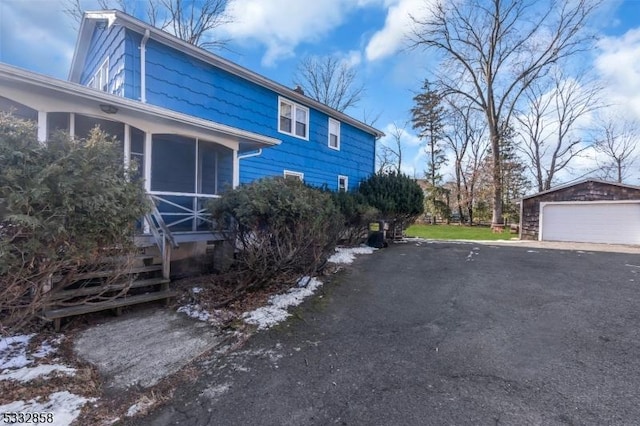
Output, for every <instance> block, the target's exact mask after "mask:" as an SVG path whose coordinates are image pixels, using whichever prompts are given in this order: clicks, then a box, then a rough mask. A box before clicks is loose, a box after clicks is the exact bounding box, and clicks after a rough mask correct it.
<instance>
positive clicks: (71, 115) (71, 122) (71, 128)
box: [69, 112, 76, 139]
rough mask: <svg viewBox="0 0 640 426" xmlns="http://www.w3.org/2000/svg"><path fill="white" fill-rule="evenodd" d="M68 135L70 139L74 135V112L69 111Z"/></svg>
mask: <svg viewBox="0 0 640 426" xmlns="http://www.w3.org/2000/svg"><path fill="white" fill-rule="evenodd" d="M69 136H70V137H71V139H73V138H75V137H76V114H75V113H74V112H70V113H69Z"/></svg>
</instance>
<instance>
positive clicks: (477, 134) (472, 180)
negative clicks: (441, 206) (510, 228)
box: [445, 98, 487, 224]
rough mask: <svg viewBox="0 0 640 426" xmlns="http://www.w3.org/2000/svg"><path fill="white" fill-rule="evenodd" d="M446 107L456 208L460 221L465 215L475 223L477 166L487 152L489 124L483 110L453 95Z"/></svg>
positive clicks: (448, 144)
mask: <svg viewBox="0 0 640 426" xmlns="http://www.w3.org/2000/svg"><path fill="white" fill-rule="evenodd" d="M447 106H448V114H447V122H448V126H447V127H446V129H445V141H446V143H447V146H448V147H449V149H450V150H451V152H453V155H454V159H455V169H454V173H455V191H454V193H455V195H456V207H457V209H458V214H459V215H460V220H461V221H464V218H465V216H466V217H468V218H469V222H470V223H471V224H473V199H474V192H475V186H476V181H477V179H478V168H479V167H480V164H481V161H482V158H484V156H485V155H486V153H487V144H486V138H485V137H484V136H485V133H486V124H485V123H484V122H482V117H481V116H479V115H480V114H481V111H479V110H477V109H474V108H473V105H472V104H471V103H469V102H466V103H461V102H459V103H456V102H455V100H454V99H453V98H450V99H448V100H447ZM463 207H464V210H465V212H463ZM465 213H466V214H465Z"/></svg>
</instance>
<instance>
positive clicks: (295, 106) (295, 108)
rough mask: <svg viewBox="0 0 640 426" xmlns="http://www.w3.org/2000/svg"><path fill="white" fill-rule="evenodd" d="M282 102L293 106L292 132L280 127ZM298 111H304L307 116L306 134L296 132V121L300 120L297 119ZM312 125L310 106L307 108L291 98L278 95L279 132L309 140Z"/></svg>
mask: <svg viewBox="0 0 640 426" xmlns="http://www.w3.org/2000/svg"><path fill="white" fill-rule="evenodd" d="M282 104H286V105H289V107H290V108H291V131H290V132H287V131H286V130H282V129H281V128H280V117H282ZM298 111H303V112H304V114H305V115H306V117H307V120H306V121H307V122H306V123H304V124H305V129H304V130H305V134H304V136H300V135H299V134H297V133H296V123H297V122H298V121H297V116H298ZM310 125H311V114H310V111H309V108H307V107H306V106H303V105H300V104H297V103H295V102H293V101H291V100H289V99H286V98H283V97H282V96H278V124H277V126H278V132H280V133H284V134H285V135H289V136H293V137H294V138H298V139H304V140H306V141H308V140H309V127H310Z"/></svg>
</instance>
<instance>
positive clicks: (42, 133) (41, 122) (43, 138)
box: [38, 111, 49, 143]
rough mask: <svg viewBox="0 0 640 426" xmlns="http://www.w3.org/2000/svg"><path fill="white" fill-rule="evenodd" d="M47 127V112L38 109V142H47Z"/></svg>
mask: <svg viewBox="0 0 640 426" xmlns="http://www.w3.org/2000/svg"><path fill="white" fill-rule="evenodd" d="M47 127H49V126H48V123H47V112H46V111H38V142H40V143H45V142H47V139H48V135H47Z"/></svg>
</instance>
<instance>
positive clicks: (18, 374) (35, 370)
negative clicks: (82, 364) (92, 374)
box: [0, 364, 76, 383]
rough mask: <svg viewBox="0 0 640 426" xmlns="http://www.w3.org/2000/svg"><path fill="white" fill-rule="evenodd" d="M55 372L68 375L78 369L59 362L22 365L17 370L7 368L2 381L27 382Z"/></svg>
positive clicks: (71, 374) (1, 378)
mask: <svg viewBox="0 0 640 426" xmlns="http://www.w3.org/2000/svg"><path fill="white" fill-rule="evenodd" d="M7 371H9V372H7ZM53 373H62V374H66V375H68V376H73V375H74V374H76V369H75V368H69V367H65V366H64V365H57V364H54V365H47V364H43V365H38V366H36V367H22V368H19V369H17V370H5V371H4V372H2V373H1V374H0V381H2V380H17V381H19V382H22V383H25V382H28V381H31V380H33V379H35V378H38V377H41V376H49V375H51V374H53Z"/></svg>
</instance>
